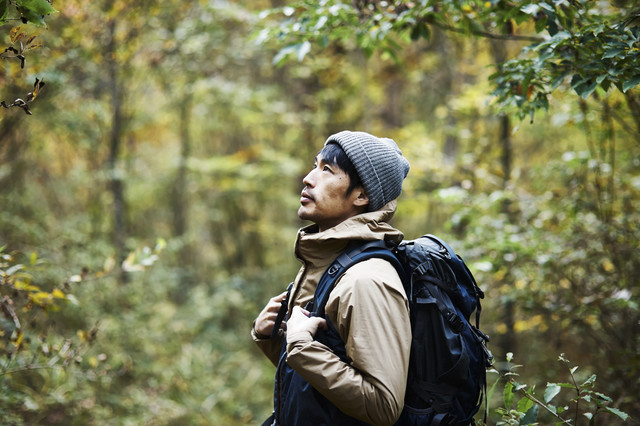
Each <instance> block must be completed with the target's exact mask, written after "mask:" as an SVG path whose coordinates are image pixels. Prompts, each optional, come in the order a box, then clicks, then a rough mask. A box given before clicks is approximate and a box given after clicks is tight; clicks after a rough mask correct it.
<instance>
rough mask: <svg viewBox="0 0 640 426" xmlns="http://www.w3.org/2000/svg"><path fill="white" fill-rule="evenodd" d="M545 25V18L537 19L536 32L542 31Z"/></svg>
mask: <svg viewBox="0 0 640 426" xmlns="http://www.w3.org/2000/svg"><path fill="white" fill-rule="evenodd" d="M546 27H547V19H546V18H544V19H538V20H536V33H540V32H542V31H544V29H545V28H546Z"/></svg>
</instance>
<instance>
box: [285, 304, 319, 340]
mask: <svg viewBox="0 0 640 426" xmlns="http://www.w3.org/2000/svg"><path fill="white" fill-rule="evenodd" d="M318 327H320V328H322V329H323V330H326V329H327V321H326V320H325V319H324V318H320V317H309V311H307V310H306V309H302V308H301V307H300V306H294V307H293V311H292V312H291V316H290V317H289V321H287V338H288V337H289V336H291V335H294V334H296V333H300V332H305V331H306V332H308V333H310V334H311V336H312V337H313V336H315V335H316V332H317V331H318Z"/></svg>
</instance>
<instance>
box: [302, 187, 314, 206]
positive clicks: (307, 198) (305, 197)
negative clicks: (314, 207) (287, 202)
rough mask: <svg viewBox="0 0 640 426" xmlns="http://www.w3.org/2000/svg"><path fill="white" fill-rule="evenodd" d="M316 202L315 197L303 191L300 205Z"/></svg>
mask: <svg viewBox="0 0 640 426" xmlns="http://www.w3.org/2000/svg"><path fill="white" fill-rule="evenodd" d="M311 201H314V200H313V197H312V196H311V194H309V193H308V192H307V191H305V190H302V192H301V193H300V203H302V204H305V203H308V202H311Z"/></svg>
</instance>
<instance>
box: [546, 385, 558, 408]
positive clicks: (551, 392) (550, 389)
mask: <svg viewBox="0 0 640 426" xmlns="http://www.w3.org/2000/svg"><path fill="white" fill-rule="evenodd" d="M561 389H562V387H560V385H558V384H556V383H547V389H545V391H544V402H546V403H549V401H551V400H552V399H553V398H554V397H555V396H556V395H558V394H559V393H560V390H561Z"/></svg>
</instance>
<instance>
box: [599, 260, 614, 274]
mask: <svg viewBox="0 0 640 426" xmlns="http://www.w3.org/2000/svg"><path fill="white" fill-rule="evenodd" d="M602 269H604V270H605V271H606V272H613V271H615V269H616V267H615V265H614V264H613V263H611V261H610V260H605V261H603V262H602Z"/></svg>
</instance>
